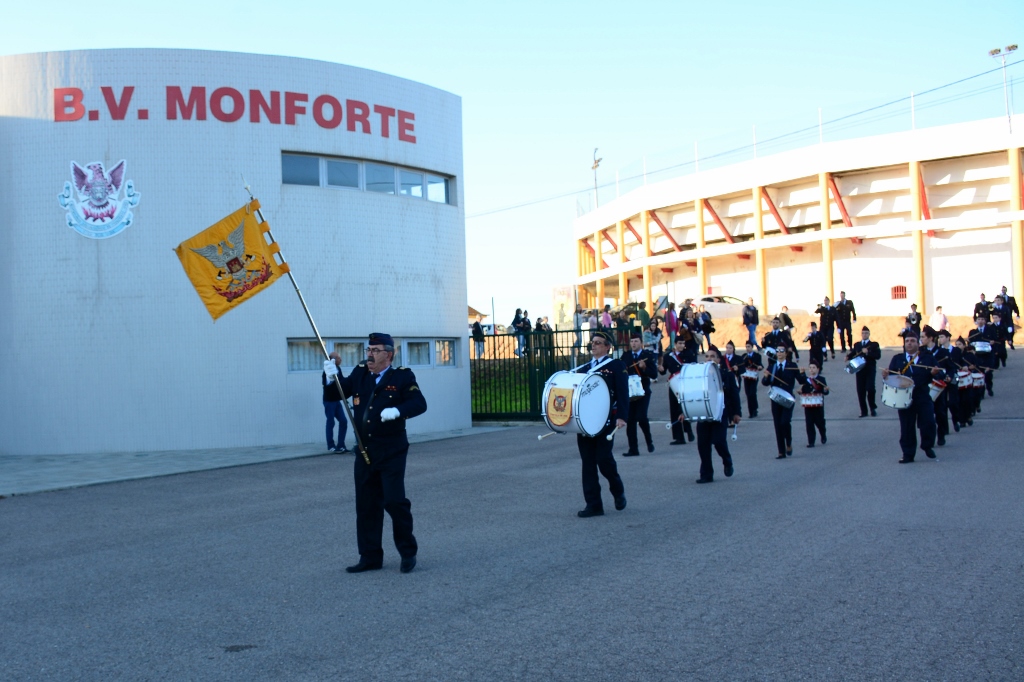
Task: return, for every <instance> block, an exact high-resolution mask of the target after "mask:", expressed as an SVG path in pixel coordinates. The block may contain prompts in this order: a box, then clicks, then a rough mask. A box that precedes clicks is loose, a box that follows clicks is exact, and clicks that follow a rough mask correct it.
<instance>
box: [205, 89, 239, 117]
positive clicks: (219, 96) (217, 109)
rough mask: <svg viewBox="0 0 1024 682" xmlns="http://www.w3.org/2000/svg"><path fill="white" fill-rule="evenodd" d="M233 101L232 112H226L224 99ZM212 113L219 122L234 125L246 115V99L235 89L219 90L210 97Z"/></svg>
mask: <svg viewBox="0 0 1024 682" xmlns="http://www.w3.org/2000/svg"><path fill="white" fill-rule="evenodd" d="M225 97H228V98H230V99H231V111H224V107H223V104H224V98H225ZM210 113H212V114H213V117H214V118H215V119H217V120H218V121H223V122H224V123H234V122H235V121H237V120H238V119H240V118H242V115H243V114H244V113H245V98H244V97H242V93H240V92H239V91H238V90H235V89H234V88H217V89H216V90H214V91H213V94H211V95H210Z"/></svg>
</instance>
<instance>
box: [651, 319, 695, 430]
mask: <svg viewBox="0 0 1024 682" xmlns="http://www.w3.org/2000/svg"><path fill="white" fill-rule="evenodd" d="M685 350H686V341H685V340H684V339H683V337H682V336H677V337H676V345H675V350H673V351H672V352H671V353H666V354H665V355H664V356H662V359H661V365H660V366H659V367H658V371H659V372H660V373H661V374H668V378H669V388H668V414H669V419H671V421H672V443H671V445H684V444H685V443H686V439H685V437H684V434H685V436H688V437H689V438H690V442H693V428H692V427H691V426H690V422H688V421H686V420H685V419H684V420H680V419H679V417H680V415H682V413H683V409H682V408H681V407H680V406H679V400H678V399H677V398H676V394H675V392H673V390H672V384H671V381H672V377H674V376H675V375H676V374H679V373H680V372H681V371H683V365H684V364H687V363H688V361H687V360H686V357H685Z"/></svg>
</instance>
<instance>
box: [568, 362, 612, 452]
mask: <svg viewBox="0 0 1024 682" xmlns="http://www.w3.org/2000/svg"><path fill="white" fill-rule="evenodd" d="M611 409H612V397H611V394H610V393H608V384H606V383H605V382H604V379H602V378H601V376H600V375H599V374H587V375H586V378H584V379H583V381H581V382H580V384H579V386H577V387H576V390H575V391H574V392H573V411H574V412H575V415H576V424H577V426H578V427H579V429H580V432H581V433H583V435H585V436H591V437H593V436H596V435H597V434H599V433H601V430H602V429H604V426H605V424H607V423H608V413H609V412H610V411H611Z"/></svg>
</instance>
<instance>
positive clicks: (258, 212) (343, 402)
mask: <svg viewBox="0 0 1024 682" xmlns="http://www.w3.org/2000/svg"><path fill="white" fill-rule="evenodd" d="M245 191H246V192H247V193H248V194H249V202H250V203H251V202H253V201H255V200H256V197H254V196H253V195H252V190H250V189H249V185H246V186H245ZM256 217H258V218H259V219H260V222H261V223H263V224H266V222H267V221H266V220H265V219H264V218H263V212H262V211H261V210H260V209H258V208H257V209H256ZM260 229H263V228H260ZM266 232H267V234H268V235H269V236H270V241H271V242H273V243H275V244H276V243H277V240H276V239H274V234H273V233H272V232H271V231H270V225H267V230H266ZM278 246H280V245H278ZM277 255H278V256H279V257H280V258H281V263H282V264H284V263H286V262H287V261H286V260H285V259H284V254H283V253H281V251H280V250H279V251H278V252H277ZM287 272H288V279H290V280H291V281H292V287H294V288H295V294H296V295H297V296H298V297H299V303H301V304H302V310H303V311H304V312H305V313H306V319H307V320H309V326H310V327H312V328H313V333H314V334H316V340H317V342H318V343H319V344H320V350H322V351H323V353H324V359H326V360H330V359H331V356H330V354H329V353H328V352H327V345H326V344H325V343H324V340H323V338H322V337H321V336H320V330H319V329H317V328H316V322H314V321H313V316H312V315H311V314H310V313H309V306H307V305H306V299H305V298H303V297H302V291H301V290H300V289H299V284H298V282H296V281H295V275H293V274H292V271H291V268H288V269H287ZM334 385H335V386H337V387H338V394H339V395H341V405H342V407H344V408H345V414H346V415H347V416H348V421H349V423H350V424H352V432H353V433H354V434H355V436H356V446H357V447H358V448H359V454H361V455H362V456H363V461H364V462H366V465H367V466H369V465H370V455H369V454H368V453H367V452H366V448H365V447H364V446H363V439H362V438H360V437H359V428H358V426H356V420H355V418H354V417H353V416H352V409H351V408H349V406H348V399H347V398H346V397H345V389H343V388H342V387H341V378H340V376H339V375H338V374H335V375H334ZM341 446H342V447H344V446H345V444H344V443H341Z"/></svg>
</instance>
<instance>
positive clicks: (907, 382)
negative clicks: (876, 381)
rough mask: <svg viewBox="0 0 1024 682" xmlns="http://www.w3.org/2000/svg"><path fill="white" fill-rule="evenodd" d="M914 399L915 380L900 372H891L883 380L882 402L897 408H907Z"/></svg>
mask: <svg viewBox="0 0 1024 682" xmlns="http://www.w3.org/2000/svg"><path fill="white" fill-rule="evenodd" d="M913 400H914V380H913V379H911V378H910V377H905V376H902V375H900V374H890V375H889V376H887V377H886V378H885V380H884V381H883V382H882V404H883V405H885V406H886V407H891V408H893V409H895V410H905V409H907V408H908V407H910V403H912V402H913Z"/></svg>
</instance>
